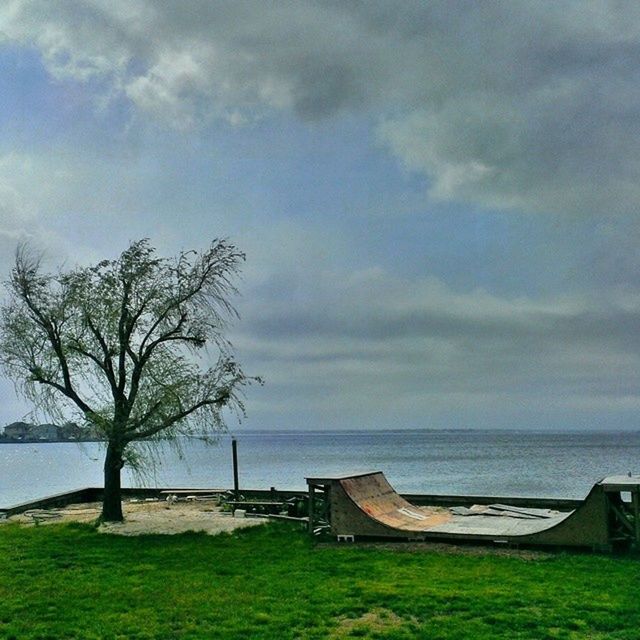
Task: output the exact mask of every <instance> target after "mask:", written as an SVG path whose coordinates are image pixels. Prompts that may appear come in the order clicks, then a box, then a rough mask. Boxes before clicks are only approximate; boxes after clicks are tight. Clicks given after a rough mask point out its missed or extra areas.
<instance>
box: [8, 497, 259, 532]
mask: <svg viewBox="0 0 640 640" xmlns="http://www.w3.org/2000/svg"><path fill="white" fill-rule="evenodd" d="M100 507H101V505H100V503H97V502H95V503H85V504H73V505H69V506H67V507H64V508H59V509H31V510H30V511H25V512H24V513H21V514H19V515H15V516H11V517H10V518H7V520H6V522H19V523H22V524H24V525H30V526H34V525H39V524H49V523H55V522H73V521H75V522H95V521H96V519H97V518H98V516H99V515H100ZM122 507H123V511H124V517H125V521H124V522H123V523H105V524H102V525H100V527H99V531H101V532H103V533H116V534H119V535H123V536H136V535H143V534H145V533H164V534H174V533H184V532H185V531H205V532H206V533H208V534H210V535H215V534H216V533H221V532H222V531H233V530H234V529H239V528H242V527H255V526H257V525H260V524H263V523H264V522H266V519H264V518H234V517H233V515H232V514H231V513H226V512H223V511H222V509H221V508H220V507H218V506H217V504H216V503H215V501H195V502H183V501H180V502H175V503H173V504H168V503H167V502H166V501H164V500H154V501H135V500H131V501H126V502H123V503H122Z"/></svg>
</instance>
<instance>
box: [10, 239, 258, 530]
mask: <svg viewBox="0 0 640 640" xmlns="http://www.w3.org/2000/svg"><path fill="white" fill-rule="evenodd" d="M243 261H244V255H243V254H242V253H240V252H239V251H238V250H237V249H236V247H234V246H233V245H232V244H230V243H228V242H227V241H225V240H215V241H214V242H213V243H212V244H211V246H210V247H209V248H208V249H207V250H206V251H203V252H201V253H197V252H195V251H188V252H182V253H180V254H179V255H178V256H177V257H175V258H173V259H168V258H160V257H158V256H157V255H156V251H155V249H154V248H153V247H152V246H151V245H150V244H149V241H148V240H140V241H137V242H133V243H132V244H131V245H130V246H129V248H128V249H127V250H126V251H124V252H123V253H122V254H121V255H120V257H119V258H118V259H116V260H104V261H102V262H100V263H98V264H97V265H95V266H92V267H81V268H75V269H72V270H68V271H62V270H61V271H59V272H58V273H56V274H51V273H43V272H42V268H41V260H40V259H39V258H38V257H35V256H34V254H33V253H32V252H31V251H30V250H29V249H28V248H27V247H25V246H22V247H20V248H19V249H18V251H17V253H16V261H15V266H14V268H13V270H12V273H11V278H10V280H9V282H8V283H7V289H8V293H9V296H8V300H7V302H6V303H5V304H4V305H3V307H2V311H1V315H0V362H1V364H2V366H3V368H4V370H5V372H6V373H7V375H8V376H10V377H11V378H12V379H13V380H14V382H16V384H17V388H18V390H19V392H20V393H21V394H22V395H23V396H24V397H26V398H27V399H29V400H31V401H33V402H34V403H35V406H36V408H37V409H39V410H41V411H42V412H44V413H46V414H48V415H50V416H52V417H54V418H65V417H66V418H69V417H70V416H72V415H73V416H77V415H78V414H79V415H80V417H81V418H82V419H83V420H82V422H83V424H84V425H85V427H86V428H88V429H93V430H95V431H97V432H98V433H99V434H100V435H101V436H102V437H103V438H104V440H105V441H106V455H105V461H104V499H103V507H102V519H103V520H105V521H121V520H122V519H123V517H122V503H121V488H120V487H121V485H120V472H121V469H122V467H123V466H124V465H125V464H126V463H129V464H135V463H136V462H137V460H138V458H137V452H136V448H135V444H136V443H137V442H140V441H142V440H144V441H149V440H151V441H157V440H159V439H166V438H170V439H175V437H176V436H178V435H194V434H200V435H203V436H205V437H206V435H207V434H211V433H212V432H216V431H220V430H223V429H224V428H225V421H224V415H223V408H225V407H226V408H228V409H231V410H232V411H235V412H236V413H237V414H238V416H239V417H240V416H242V415H243V413H244V405H243V402H242V397H243V394H242V391H243V387H245V386H246V385H248V384H250V383H251V382H253V381H258V382H259V381H260V380H259V378H251V377H248V376H246V375H245V374H244V373H243V371H242V369H241V367H240V366H239V364H238V363H237V362H236V361H235V359H234V355H233V347H232V345H231V343H230V342H229V341H228V340H227V339H225V337H224V332H225V329H226V328H227V321H228V319H229V318H231V317H234V316H235V317H237V313H236V311H235V309H234V307H233V306H232V304H231V301H230V298H231V297H232V296H233V295H234V294H235V293H237V291H236V288H235V286H234V285H233V279H234V277H235V276H237V274H238V272H239V267H240V264H241V263H242V262H243ZM211 348H213V349H214V350H215V354H211V353H210V351H211ZM205 353H206V354H208V357H209V358H211V359H212V360H215V364H214V365H213V366H210V367H209V368H206V369H203V368H202V367H201V366H200V361H201V360H202V359H203V358H202V356H203V355H204V354H205Z"/></svg>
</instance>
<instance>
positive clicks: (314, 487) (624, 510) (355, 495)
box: [307, 471, 640, 550]
mask: <svg viewBox="0 0 640 640" xmlns="http://www.w3.org/2000/svg"><path fill="white" fill-rule="evenodd" d="M307 484H308V486H309V527H310V530H311V531H316V532H317V531H319V530H327V529H328V530H329V531H330V532H331V534H333V535H335V536H337V537H338V539H346V540H354V539H356V538H392V539H405V540H440V541H449V542H455V541H458V542H462V541H476V542H489V543H501V544H512V545H519V544H523V545H554V546H575V547H589V548H592V549H596V550H610V549H612V548H613V547H614V546H635V547H639V546H640V514H639V509H640V476H611V477H608V478H604V479H603V480H601V481H600V482H597V483H596V484H595V485H594V486H593V487H592V489H591V491H590V492H589V494H588V495H587V497H586V498H585V499H584V500H583V501H581V502H577V503H576V508H575V509H571V510H559V509H557V508H554V506H555V505H554V503H561V502H562V501H554V500H552V499H549V504H550V507H548V508H541V507H540V503H541V502H543V501H541V500H540V499H535V500H533V499H532V500H531V502H535V503H536V507H532V506H530V505H528V504H527V500H526V499H523V498H520V499H518V498H514V499H513V500H512V502H513V504H505V499H504V498H501V499H499V500H496V501H495V503H492V502H491V499H490V498H484V497H483V498H478V497H476V498H474V497H468V499H465V498H464V497H462V496H461V497H458V499H457V500H456V503H457V504H456V505H455V506H446V505H443V504H442V502H443V501H442V500H437V501H434V502H435V504H433V505H429V504H426V505H424V504H421V505H420V506H417V505H415V504H412V503H410V502H408V501H407V500H406V499H405V498H403V497H402V496H401V495H400V494H398V493H397V492H396V491H395V490H394V489H393V487H392V486H391V485H390V484H389V482H388V481H387V479H386V478H385V476H384V474H383V473H382V472H380V471H375V472H371V473H362V474H355V475H345V476H335V477H323V478H319V477H315V478H307ZM433 498H436V496H433ZM475 501H480V502H481V503H480V504H476V503H475ZM464 503H466V506H461V505H463V504H464Z"/></svg>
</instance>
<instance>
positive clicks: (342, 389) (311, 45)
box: [0, 0, 640, 430]
mask: <svg viewBox="0 0 640 640" xmlns="http://www.w3.org/2000/svg"><path fill="white" fill-rule="evenodd" d="M639 202H640V4H638V3H636V2H624V1H614V0H612V1H610V2H607V1H604V0H603V1H600V2H595V1H589V0H579V1H575V2H574V1H572V0H564V1H563V2H555V1H549V2H546V1H543V0H541V1H539V2H519V1H516V2H514V1H511V0H508V1H507V0H506V1H504V2H498V1H491V0H488V1H486V2H482V3H479V2H475V1H466V0H447V1H443V2H439V1H433V2H423V1H419V2H411V1H408V0H407V1H405V2H400V1H398V2H390V1H389V0H384V1H381V2H377V1H376V0H370V1H368V2H359V1H357V0H353V1H347V2H345V1H343V0H341V1H340V2H337V1H331V0H326V1H324V2H320V1H317V2H311V1H308V0H297V1H295V2H293V1H292V2H288V1H281V2H278V1H276V2H264V1H263V0H246V1H245V0H233V1H232V0H229V1H222V0H220V1H213V2H212V1H211V0H202V1H200V0H184V1H183V2H180V3H170V2H163V1H153V0H42V1H40V0H4V1H3V2H2V3H1V4H0V274H3V275H2V278H3V279H6V278H7V277H8V275H9V271H10V268H11V264H12V262H13V259H14V252H15V248H16V246H17V244H18V243H19V242H21V241H25V240H27V241H28V242H30V243H31V244H32V245H33V246H34V247H37V248H38V249H39V250H41V251H42V252H43V253H44V256H45V261H46V264H47V265H49V266H50V268H51V269H55V268H57V267H58V266H60V265H63V266H64V265H67V266H73V265H75V264H90V263H94V262H98V261H99V260H101V259H103V258H114V257H116V256H117V255H118V254H119V253H120V252H121V251H122V250H124V249H125V248H126V247H127V246H128V244H129V242H131V241H133V240H136V239H139V238H142V237H148V238H150V239H151V242H152V244H153V245H154V246H156V247H157V249H158V252H159V253H160V254H162V255H166V256H171V255H174V254H176V253H177V252H179V251H181V250H184V249H191V248H197V249H204V248H206V247H207V246H208V244H209V243H210V241H211V240H213V239H214V238H221V237H222V238H229V239H230V241H232V242H233V243H234V244H236V245H237V246H238V247H239V248H240V249H241V250H243V251H244V252H245V253H246V255H247V261H246V263H245V265H244V269H243V273H242V279H241V280H240V281H239V282H238V283H237V284H238V287H239V289H240V296H239V297H238V298H237V299H236V300H235V304H236V306H237V308H238V310H239V312H240V316H241V319H240V320H239V321H236V322H235V323H234V325H233V327H232V329H231V332H230V338H231V340H232V341H233V343H234V345H235V347H236V352H237V356H238V359H239V360H240V362H242V364H243V366H244V369H245V370H246V372H247V373H249V374H255V375H260V376H262V377H263V378H264V380H265V385H264V387H261V388H258V387H252V388H250V389H249V390H248V395H247V403H246V404H247V412H248V415H247V418H246V419H245V420H244V422H243V425H242V426H243V428H247V429H384V428H393V429H468V428H498V429H505V428H517V429H525V430H527V429H528V430H544V429H553V430H565V429H566V430H575V429H603V430H612V429H632V430H635V429H637V428H638V427H639V426H640V421H639V419H640V384H639V383H640V279H639V278H638V273H639V269H640V227H639V222H640V219H639V217H640V212H639V211H638V208H639V207H638V204H639ZM29 409H30V407H29V406H28V405H27V404H25V402H24V401H22V400H21V399H20V398H19V397H18V396H17V395H16V393H15V391H14V387H13V384H12V382H11V381H9V380H7V379H6V378H0V425H2V424H6V423H9V422H12V421H14V420H17V419H20V418H21V417H23V416H24V415H25V414H26V412H28V411H29ZM230 426H231V427H232V428H235V426H236V424H235V423H234V422H233V419H232V420H231V422H230Z"/></svg>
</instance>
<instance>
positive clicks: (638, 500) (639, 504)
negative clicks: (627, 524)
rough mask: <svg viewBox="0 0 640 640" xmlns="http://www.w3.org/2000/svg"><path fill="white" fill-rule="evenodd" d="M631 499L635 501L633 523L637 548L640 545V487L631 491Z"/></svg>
mask: <svg viewBox="0 0 640 640" xmlns="http://www.w3.org/2000/svg"><path fill="white" fill-rule="evenodd" d="M631 501H632V502H633V524H634V527H635V538H636V548H637V547H638V546H640V489H639V488H638V487H637V486H636V487H635V489H634V490H633V491H632V492H631Z"/></svg>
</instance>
